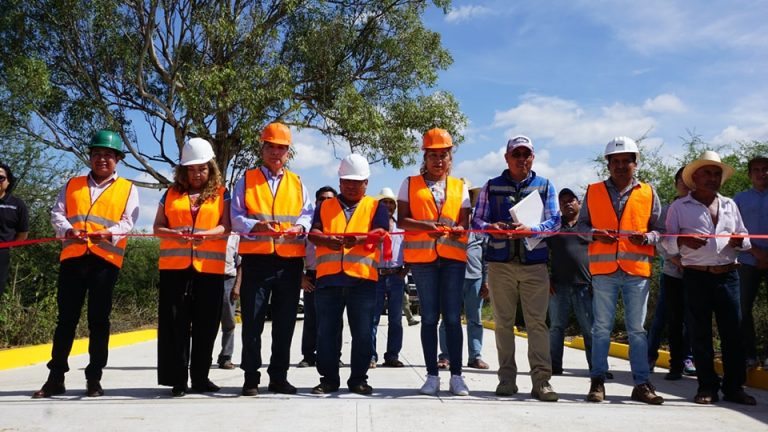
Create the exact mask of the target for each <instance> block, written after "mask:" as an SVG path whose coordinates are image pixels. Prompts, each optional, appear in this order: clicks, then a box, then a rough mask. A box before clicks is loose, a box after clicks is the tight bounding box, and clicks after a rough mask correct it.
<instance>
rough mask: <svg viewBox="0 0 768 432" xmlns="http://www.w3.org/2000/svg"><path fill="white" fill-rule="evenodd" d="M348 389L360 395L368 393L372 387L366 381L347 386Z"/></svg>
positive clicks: (371, 391)
mask: <svg viewBox="0 0 768 432" xmlns="http://www.w3.org/2000/svg"><path fill="white" fill-rule="evenodd" d="M349 391H351V392H352V393H357V394H360V395H369V394H371V393H373V387H371V386H369V385H368V383H366V382H362V383H360V384H357V385H353V386H351V387H349Z"/></svg>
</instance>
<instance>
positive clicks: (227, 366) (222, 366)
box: [219, 360, 235, 370]
mask: <svg viewBox="0 0 768 432" xmlns="http://www.w3.org/2000/svg"><path fill="white" fill-rule="evenodd" d="M234 368H235V364H234V363H232V360H224V361H222V362H219V369H228V370H231V369H234Z"/></svg>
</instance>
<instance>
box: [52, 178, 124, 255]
mask: <svg viewBox="0 0 768 432" xmlns="http://www.w3.org/2000/svg"><path fill="white" fill-rule="evenodd" d="M132 187H133V183H131V182H130V181H128V180H125V179H124V178H122V177H118V178H116V179H115V181H114V182H112V184H111V185H109V186H107V188H106V189H105V190H104V192H102V193H101V195H99V197H98V198H96V201H94V202H91V190H90V189H89V187H88V177H87V176H81V177H75V178H73V179H71V180H70V181H69V182H68V183H67V190H66V197H65V198H66V206H67V211H66V215H67V220H68V221H69V223H70V224H72V228H73V229H76V230H80V231H84V232H86V233H89V234H90V233H93V232H95V231H99V230H103V229H106V228H109V227H112V226H115V225H117V224H118V223H120V219H121V218H122V217H123V213H124V212H125V207H126V206H127V205H128V197H129V196H130V194H131V188H132ZM127 244H128V240H127V238H126V237H123V238H121V239H120V240H119V241H118V242H117V245H114V244H112V242H108V241H100V242H96V243H93V242H92V241H91V239H90V238H89V239H88V240H87V241H83V240H74V239H72V240H69V239H68V240H64V242H63V243H62V249H61V254H60V255H59V261H64V260H66V259H69V258H75V257H79V256H83V255H85V254H87V253H93V254H94V255H96V256H98V257H100V258H103V259H104V260H105V261H107V262H109V263H111V264H114V265H115V266H116V267H117V268H121V267H122V266H123V256H124V255H125V246H126V245H127Z"/></svg>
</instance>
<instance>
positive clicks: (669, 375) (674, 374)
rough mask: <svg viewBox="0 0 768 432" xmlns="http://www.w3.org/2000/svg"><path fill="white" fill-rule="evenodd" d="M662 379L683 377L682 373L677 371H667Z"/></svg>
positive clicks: (675, 379)
mask: <svg viewBox="0 0 768 432" xmlns="http://www.w3.org/2000/svg"><path fill="white" fill-rule="evenodd" d="M664 379H665V380H667V381H677V380H681V379H683V373H682V372H677V371H669V372H667V374H666V375H664Z"/></svg>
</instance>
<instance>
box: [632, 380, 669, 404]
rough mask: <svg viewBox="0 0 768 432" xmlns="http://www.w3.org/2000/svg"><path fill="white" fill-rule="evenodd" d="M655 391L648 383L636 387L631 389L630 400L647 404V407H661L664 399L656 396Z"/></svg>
mask: <svg viewBox="0 0 768 432" xmlns="http://www.w3.org/2000/svg"><path fill="white" fill-rule="evenodd" d="M655 390H656V389H655V388H654V387H653V385H652V384H651V383H649V382H648V383H645V384H640V385H637V386H635V388H634V389H632V400H633V401H638V402H643V403H647V404H648V405H661V404H663V403H664V398H663V397H661V396H659V395H657V394H656V391H655Z"/></svg>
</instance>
